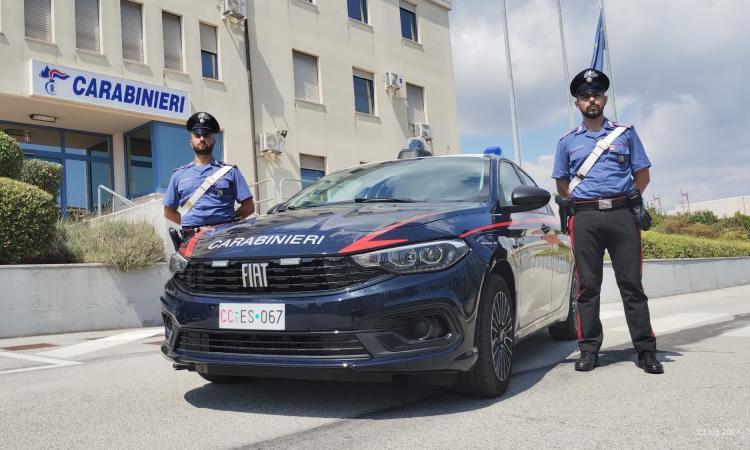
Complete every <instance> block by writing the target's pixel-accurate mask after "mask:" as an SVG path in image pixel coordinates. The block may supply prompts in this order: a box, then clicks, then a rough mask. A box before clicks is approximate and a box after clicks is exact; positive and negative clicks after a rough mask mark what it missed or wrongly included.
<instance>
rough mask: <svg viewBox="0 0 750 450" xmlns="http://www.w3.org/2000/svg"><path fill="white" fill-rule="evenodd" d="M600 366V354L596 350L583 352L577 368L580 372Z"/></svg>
mask: <svg viewBox="0 0 750 450" xmlns="http://www.w3.org/2000/svg"><path fill="white" fill-rule="evenodd" d="M598 366H599V356H598V355H597V354H596V353H594V352H586V351H583V352H581V356H580V357H579V358H578V361H576V366H575V367H576V370H577V371H579V372H588V371H590V370H594V367H598Z"/></svg>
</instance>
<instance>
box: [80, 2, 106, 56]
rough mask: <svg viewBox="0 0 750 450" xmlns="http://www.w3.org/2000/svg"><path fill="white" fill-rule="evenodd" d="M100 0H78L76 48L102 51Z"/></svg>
mask: <svg viewBox="0 0 750 450" xmlns="http://www.w3.org/2000/svg"><path fill="white" fill-rule="evenodd" d="M99 36H100V31H99V0H76V48H80V49H82V50H89V51H92V52H96V53H101V51H102V49H101V41H100V37H99Z"/></svg>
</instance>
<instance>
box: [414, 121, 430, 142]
mask: <svg viewBox="0 0 750 450" xmlns="http://www.w3.org/2000/svg"><path fill="white" fill-rule="evenodd" d="M414 136H415V137H422V138H425V139H432V128H431V127H430V124H428V123H415V124H414Z"/></svg>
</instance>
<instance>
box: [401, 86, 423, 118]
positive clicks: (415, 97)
mask: <svg viewBox="0 0 750 450" xmlns="http://www.w3.org/2000/svg"><path fill="white" fill-rule="evenodd" d="M406 116H407V117H408V118H409V123H410V124H415V123H426V122H427V119H426V118H425V113H424V88H421V87H419V86H415V85H413V84H409V83H406Z"/></svg>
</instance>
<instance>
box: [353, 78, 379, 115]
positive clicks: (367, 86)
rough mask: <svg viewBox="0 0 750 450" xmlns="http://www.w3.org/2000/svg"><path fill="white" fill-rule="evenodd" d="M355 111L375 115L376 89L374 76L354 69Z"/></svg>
mask: <svg viewBox="0 0 750 450" xmlns="http://www.w3.org/2000/svg"><path fill="white" fill-rule="evenodd" d="M354 110H355V111H357V112H359V113H362V114H375V89H374V87H373V82H372V74H371V73H368V72H363V71H361V70H357V69H354Z"/></svg>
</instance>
